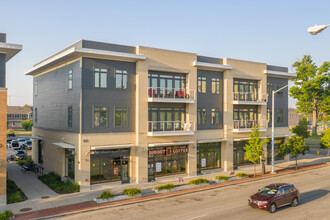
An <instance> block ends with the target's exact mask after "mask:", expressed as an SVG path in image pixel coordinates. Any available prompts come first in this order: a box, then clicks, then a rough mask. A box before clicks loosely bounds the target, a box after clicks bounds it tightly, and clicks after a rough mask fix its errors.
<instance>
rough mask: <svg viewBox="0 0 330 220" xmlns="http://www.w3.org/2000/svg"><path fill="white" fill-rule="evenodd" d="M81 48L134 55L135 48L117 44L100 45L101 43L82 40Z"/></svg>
mask: <svg viewBox="0 0 330 220" xmlns="http://www.w3.org/2000/svg"><path fill="white" fill-rule="evenodd" d="M82 47H83V48H91V49H97V50H109V51H115V52H123V53H134V54H135V47H131V46H124V45H118V44H109V43H102V42H96V41H88V40H83V41H82Z"/></svg>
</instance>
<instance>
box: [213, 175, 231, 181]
mask: <svg viewBox="0 0 330 220" xmlns="http://www.w3.org/2000/svg"><path fill="white" fill-rule="evenodd" d="M215 179H216V180H225V181H228V180H229V177H227V176H216V177H215Z"/></svg>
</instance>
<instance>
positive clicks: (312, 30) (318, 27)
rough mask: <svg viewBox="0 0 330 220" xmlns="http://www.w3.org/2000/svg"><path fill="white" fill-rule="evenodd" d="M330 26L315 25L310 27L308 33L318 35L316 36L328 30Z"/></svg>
mask: <svg viewBox="0 0 330 220" xmlns="http://www.w3.org/2000/svg"><path fill="white" fill-rule="evenodd" d="M329 26H330V24H326V25H315V26H313V27H309V28H308V29H307V31H308V33H310V34H312V35H316V34H318V33H320V32H322V31H323V30H324V29H326V28H327V27H329Z"/></svg>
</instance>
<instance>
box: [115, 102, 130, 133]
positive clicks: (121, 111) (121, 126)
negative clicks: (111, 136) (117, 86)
mask: <svg viewBox="0 0 330 220" xmlns="http://www.w3.org/2000/svg"><path fill="white" fill-rule="evenodd" d="M117 109H121V110H117ZM124 109H126V110H124ZM117 112H119V113H120V116H121V117H120V121H121V124H120V125H117V124H116V120H117V117H116V114H117ZM124 112H126V124H123V121H124V120H123V113H124ZM114 127H115V128H123V127H128V107H126V106H123V107H121V106H115V107H114Z"/></svg>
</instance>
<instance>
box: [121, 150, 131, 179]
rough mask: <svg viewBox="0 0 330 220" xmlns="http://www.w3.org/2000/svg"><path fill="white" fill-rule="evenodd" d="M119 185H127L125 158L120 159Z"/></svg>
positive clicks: (127, 176)
mask: <svg viewBox="0 0 330 220" xmlns="http://www.w3.org/2000/svg"><path fill="white" fill-rule="evenodd" d="M121 183H129V175H128V157H127V156H123V157H122V158H121Z"/></svg>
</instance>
